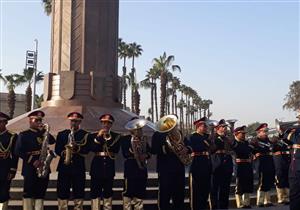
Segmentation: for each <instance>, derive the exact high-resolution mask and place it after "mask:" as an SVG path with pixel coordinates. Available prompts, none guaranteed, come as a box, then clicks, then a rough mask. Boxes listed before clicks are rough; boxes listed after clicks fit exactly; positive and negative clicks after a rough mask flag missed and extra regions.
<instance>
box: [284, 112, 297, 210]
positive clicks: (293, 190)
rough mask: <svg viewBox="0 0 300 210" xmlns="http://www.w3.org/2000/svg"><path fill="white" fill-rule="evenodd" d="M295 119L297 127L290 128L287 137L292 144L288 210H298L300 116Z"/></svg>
mask: <svg viewBox="0 0 300 210" xmlns="http://www.w3.org/2000/svg"><path fill="white" fill-rule="evenodd" d="M297 118H298V126H297V127H295V128H292V129H291V131H290V133H289V134H288V137H287V139H288V140H289V141H291V143H292V144H293V146H292V150H291V151H292V154H291V164H290V170H289V185H290V210H299V208H300V126H299V125H300V114H299V115H298V116H297Z"/></svg>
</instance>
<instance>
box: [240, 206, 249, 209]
mask: <svg viewBox="0 0 300 210" xmlns="http://www.w3.org/2000/svg"><path fill="white" fill-rule="evenodd" d="M242 209H251V206H243V207H242Z"/></svg>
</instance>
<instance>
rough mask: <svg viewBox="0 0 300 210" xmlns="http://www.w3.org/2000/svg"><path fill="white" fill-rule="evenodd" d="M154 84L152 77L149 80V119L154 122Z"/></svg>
mask: <svg viewBox="0 0 300 210" xmlns="http://www.w3.org/2000/svg"><path fill="white" fill-rule="evenodd" d="M153 100H154V85H153V79H152V81H151V121H152V122H154V101H153Z"/></svg>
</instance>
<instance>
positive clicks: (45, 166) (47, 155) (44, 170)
mask: <svg viewBox="0 0 300 210" xmlns="http://www.w3.org/2000/svg"><path fill="white" fill-rule="evenodd" d="M41 129H45V132H44V134H43V143H42V148H41V154H40V156H39V161H40V162H41V163H42V164H41V165H40V166H39V167H38V168H37V175H38V177H40V178H45V177H47V176H48V174H49V172H50V164H51V161H52V160H53V158H55V157H56V154H55V152H54V151H52V150H49V139H48V135H49V130H50V127H49V125H48V124H43V125H42V127H41Z"/></svg>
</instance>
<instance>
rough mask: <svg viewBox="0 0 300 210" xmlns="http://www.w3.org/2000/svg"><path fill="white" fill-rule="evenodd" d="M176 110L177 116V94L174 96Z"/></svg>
mask: <svg viewBox="0 0 300 210" xmlns="http://www.w3.org/2000/svg"><path fill="white" fill-rule="evenodd" d="M174 109H175V114H176V115H177V95H176V93H175V95H174Z"/></svg>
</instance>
